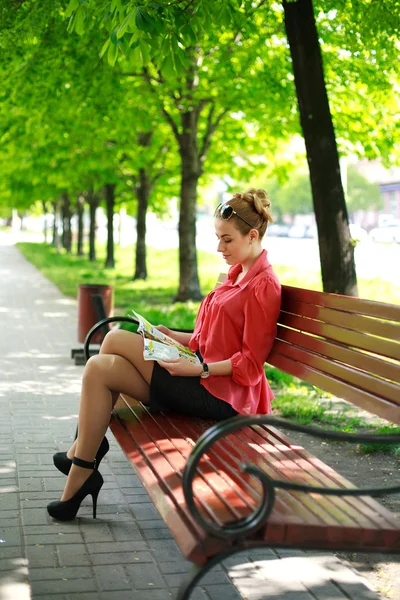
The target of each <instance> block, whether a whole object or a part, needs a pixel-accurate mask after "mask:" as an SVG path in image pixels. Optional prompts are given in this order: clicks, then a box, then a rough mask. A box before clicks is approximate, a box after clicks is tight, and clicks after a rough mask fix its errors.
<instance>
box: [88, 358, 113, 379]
mask: <svg viewBox="0 0 400 600" xmlns="http://www.w3.org/2000/svg"><path fill="white" fill-rule="evenodd" d="M111 362H112V357H111V356H109V355H103V354H95V355H94V356H91V357H90V358H89V360H88V361H87V363H86V365H85V370H84V371H83V379H84V380H86V381H87V380H91V379H92V380H93V379H97V380H98V379H100V378H101V376H102V374H104V373H105V372H106V371H108V370H109V369H110V366H111Z"/></svg>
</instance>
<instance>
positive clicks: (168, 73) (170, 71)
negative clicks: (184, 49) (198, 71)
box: [161, 52, 176, 78]
mask: <svg viewBox="0 0 400 600" xmlns="http://www.w3.org/2000/svg"><path fill="white" fill-rule="evenodd" d="M161 73H162V74H163V75H164V77H167V78H170V77H173V76H174V75H175V74H176V71H175V63H174V59H173V56H172V53H171V52H169V54H167V55H166V56H165V58H164V60H163V62H162V65H161Z"/></svg>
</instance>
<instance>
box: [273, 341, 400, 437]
mask: <svg viewBox="0 0 400 600" xmlns="http://www.w3.org/2000/svg"><path fill="white" fill-rule="evenodd" d="M268 362H269V363H270V364H271V365H273V366H274V367H277V368H278V369H282V370H283V371H286V373H290V374H291V375H294V376H295V377H298V378H299V379H303V380H304V381H307V382H308V383H311V384H312V385H315V386H317V387H319V388H321V389H322V390H325V391H326V392H329V393H330V394H333V395H334V396H337V397H338V398H345V399H346V400H348V401H350V402H353V403H354V404H356V405H357V406H360V407H361V408H364V409H365V410H368V411H369V412H371V413H373V414H375V415H378V416H379V417H383V418H384V419H387V420H388V421H392V422H393V423H397V424H398V425H400V407H399V406H398V405H396V404H394V403H393V402H389V401H388V400H384V399H382V398H380V397H378V396H374V395H373V394H371V393H369V392H365V391H362V390H360V389H358V388H355V387H354V386H352V385H350V384H348V383H345V382H343V381H339V380H337V379H334V378H332V377H330V376H328V375H326V374H325V373H321V372H319V371H317V370H316V369H313V368H312V367H309V366H308V365H304V364H302V363H299V362H298V361H295V360H292V359H290V358H288V357H286V356H283V355H282V354H279V353H278V352H275V351H274V349H273V350H272V352H271V354H270V355H269V356H268Z"/></svg>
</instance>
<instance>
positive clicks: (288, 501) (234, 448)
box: [196, 429, 327, 526]
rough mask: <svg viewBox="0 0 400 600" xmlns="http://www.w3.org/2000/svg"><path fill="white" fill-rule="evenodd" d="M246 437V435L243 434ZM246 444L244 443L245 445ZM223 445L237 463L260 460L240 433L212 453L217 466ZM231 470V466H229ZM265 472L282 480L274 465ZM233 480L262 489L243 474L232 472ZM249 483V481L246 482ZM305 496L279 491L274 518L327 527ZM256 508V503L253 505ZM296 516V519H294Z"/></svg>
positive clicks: (229, 437) (222, 441) (228, 438)
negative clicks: (244, 479)
mask: <svg viewBox="0 0 400 600" xmlns="http://www.w3.org/2000/svg"><path fill="white" fill-rule="evenodd" d="M203 431H204V429H203V430H202V429H200V430H199V431H198V432H197V434H196V437H197V436H198V435H200V434H201V433H203ZM243 435H244V434H243ZM243 442H244V443H243ZM221 444H223V446H224V447H225V446H226V450H225V451H226V453H227V454H228V455H229V456H231V457H236V458H237V463H238V464H239V463H243V462H249V461H252V462H253V463H255V464H257V462H258V460H259V455H258V453H257V452H255V451H252V448H251V447H250V446H249V445H248V444H247V443H246V441H244V440H243V438H242V435H241V434H240V433H239V434H237V436H236V437H235V438H234V439H231V436H227V438H226V439H224V440H221V441H219V442H218V445H216V446H217V448H216V450H215V451H213V452H212V456H213V460H216V461H217V464H220V456H219V453H220V452H221ZM221 466H222V467H226V464H225V465H221ZM228 468H229V466H228ZM265 471H266V472H267V473H268V474H269V475H270V476H271V477H273V478H280V475H281V474H280V473H279V472H278V471H276V469H275V468H274V466H273V465H271V464H269V465H266V468H265ZM230 475H231V476H232V478H233V479H234V480H235V481H236V483H237V484H238V485H241V486H242V485H243V478H244V477H246V480H249V481H251V480H253V484H252V485H253V486H254V488H255V489H256V490H257V489H260V488H261V486H260V484H259V482H258V481H257V480H255V479H254V478H250V477H248V476H245V475H243V474H240V475H239V473H238V472H237V469H236V472H235V471H234V470H233V471H231V472H230ZM246 483H247V481H246ZM257 496H258V497H256V501H259V496H260V494H258V495H257ZM302 496H304V495H297V494H295V493H292V492H287V491H283V490H279V491H278V496H277V502H276V511H274V512H273V514H272V518H275V517H277V516H278V515H284V519H285V522H286V523H287V524H288V523H291V522H293V523H296V524H297V523H298V522H299V518H300V519H301V520H302V522H303V523H304V524H306V523H312V524H313V525H322V524H324V525H325V526H326V525H327V522H326V519H323V518H321V517H320V516H317V515H316V514H315V511H312V510H311V509H310V508H309V507H308V506H306V505H307V501H305V502H304V501H303V500H304V499H303V498H302ZM253 507H254V503H253ZM294 515H296V517H294Z"/></svg>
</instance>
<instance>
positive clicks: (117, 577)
mask: <svg viewBox="0 0 400 600" xmlns="http://www.w3.org/2000/svg"><path fill="white" fill-rule="evenodd" d="M93 570H94V573H95V576H96V580H97V582H98V585H99V588H100V590H101V591H108V590H131V588H132V582H131V580H130V578H129V577H128V575H127V573H126V571H125V570H124V568H123V567H122V566H121V565H102V566H96V567H93Z"/></svg>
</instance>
